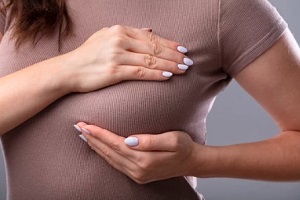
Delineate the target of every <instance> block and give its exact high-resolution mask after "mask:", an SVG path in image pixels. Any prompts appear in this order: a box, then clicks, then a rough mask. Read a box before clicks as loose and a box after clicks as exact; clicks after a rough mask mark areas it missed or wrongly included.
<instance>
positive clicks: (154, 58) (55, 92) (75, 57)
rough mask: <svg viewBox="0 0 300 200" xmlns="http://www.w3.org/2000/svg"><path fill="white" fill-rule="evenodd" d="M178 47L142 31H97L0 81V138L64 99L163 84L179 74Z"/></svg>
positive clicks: (113, 29) (112, 28)
mask: <svg viewBox="0 0 300 200" xmlns="http://www.w3.org/2000/svg"><path fill="white" fill-rule="evenodd" d="M153 38H156V39H155V40H153ZM99 44H101V45H99ZM154 47H155V48H156V49H153V48H154ZM177 47H178V44H177V43H175V42H172V41H169V40H166V39H163V38H159V37H158V36H156V35H154V34H152V33H149V32H147V31H145V30H140V29H133V28H130V27H123V26H114V27H111V28H104V29H102V30H100V31H98V32H97V33H95V34H94V35H92V36H91V37H90V38H89V39H88V40H87V41H86V42H85V43H84V44H83V45H81V46H80V47H79V48H77V49H75V50H74V51H72V52H70V53H67V54H64V55H61V56H58V57H54V58H51V59H49V60H46V61H43V62H40V63H37V64H35V65H32V66H29V67H27V68H25V69H23V70H20V71H17V72H15V73H12V74H9V75H7V76H5V77H2V78H0V112H1V114H0V135H2V134H4V133H6V132H7V131H9V130H10V129H12V128H14V127H16V126H18V125H19V124H21V123H22V122H24V121H25V120H27V119H29V118H31V117H32V116H34V115H35V114H36V113H38V112H40V111H41V110H42V109H44V108H45V107H47V106H48V105H49V104H51V103H52V102H54V101H55V100H57V99H58V98H60V97H62V96H63V95H65V94H68V93H71V92H90V91H94V90H98V89H101V88H104V87H107V86H110V85H114V84H117V83H119V82H121V81H124V80H153V81H165V80H168V78H170V76H171V75H172V73H174V74H183V73H184V72H185V70H181V69H179V67H178V64H181V63H183V61H184V60H186V59H184V58H186V57H185V56H184V54H183V53H180V52H178V51H179V50H180V49H179V50H178V49H177ZM157 48H159V51H157ZM145 58H148V59H145ZM166 71H167V72H172V73H171V75H170V73H167V74H166V75H165V72H166Z"/></svg>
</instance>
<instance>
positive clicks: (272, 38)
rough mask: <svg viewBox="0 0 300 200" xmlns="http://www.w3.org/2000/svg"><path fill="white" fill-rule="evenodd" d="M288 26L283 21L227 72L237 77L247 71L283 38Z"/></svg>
mask: <svg viewBox="0 0 300 200" xmlns="http://www.w3.org/2000/svg"><path fill="white" fill-rule="evenodd" d="M287 27H288V25H287V23H286V22H285V21H284V20H281V21H280V22H279V23H278V25H277V26H275V27H274V28H273V29H271V30H270V32H269V33H268V34H266V35H265V37H263V38H262V39H261V40H260V41H258V42H257V43H256V44H255V45H254V46H253V47H252V48H250V49H248V51H246V52H245V53H243V54H242V55H241V56H240V57H239V58H238V59H236V60H235V61H234V62H233V64H232V65H231V66H230V67H229V68H228V69H227V70H226V71H227V73H228V74H229V75H230V76H231V77H235V76H236V75H238V73H239V72H241V71H242V70H243V69H245V68H246V67H247V66H248V65H249V64H250V63H251V62H253V61H254V60H255V59H256V58H257V57H259V56H260V55H262V54H263V53H264V52H266V51H267V50H268V49H269V48H271V47H272V46H273V45H274V44H275V43H276V42H277V41H278V40H279V39H280V37H281V36H282V34H283V33H284V32H285V30H286V29H287Z"/></svg>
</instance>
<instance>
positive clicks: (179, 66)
mask: <svg viewBox="0 0 300 200" xmlns="http://www.w3.org/2000/svg"><path fill="white" fill-rule="evenodd" d="M178 68H179V69H181V70H187V69H188V68H189V66H187V65H183V64H178Z"/></svg>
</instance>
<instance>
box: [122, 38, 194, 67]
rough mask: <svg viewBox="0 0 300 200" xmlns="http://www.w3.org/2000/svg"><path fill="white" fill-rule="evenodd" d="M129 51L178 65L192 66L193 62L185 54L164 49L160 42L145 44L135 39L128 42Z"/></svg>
mask: <svg viewBox="0 0 300 200" xmlns="http://www.w3.org/2000/svg"><path fill="white" fill-rule="evenodd" d="M127 45H128V46H127V50H129V51H132V52H137V53H142V54H149V55H153V56H155V57H158V58H161V59H165V60H169V61H173V62H176V63H178V64H186V65H192V64H193V62H192V60H191V59H189V58H188V57H187V56H185V55H184V54H182V53H180V52H178V51H176V50H173V49H169V48H166V47H164V46H163V45H161V44H160V43H159V42H145V41H138V40H134V39H130V40H128V44H127Z"/></svg>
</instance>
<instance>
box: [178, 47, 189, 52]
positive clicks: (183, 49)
mask: <svg viewBox="0 0 300 200" xmlns="http://www.w3.org/2000/svg"><path fill="white" fill-rule="evenodd" d="M177 50H178V51H179V52H180V53H186V52H188V50H187V48H185V47H183V46H178V47H177Z"/></svg>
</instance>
